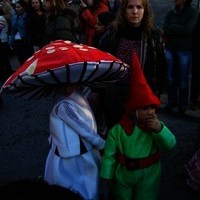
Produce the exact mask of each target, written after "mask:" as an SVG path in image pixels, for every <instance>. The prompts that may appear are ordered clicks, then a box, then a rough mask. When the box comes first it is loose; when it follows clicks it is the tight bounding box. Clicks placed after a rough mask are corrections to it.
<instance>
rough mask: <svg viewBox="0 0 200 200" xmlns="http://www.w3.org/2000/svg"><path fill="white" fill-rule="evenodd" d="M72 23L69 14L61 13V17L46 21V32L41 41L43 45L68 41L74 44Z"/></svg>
mask: <svg viewBox="0 0 200 200" xmlns="http://www.w3.org/2000/svg"><path fill="white" fill-rule="evenodd" d="M73 27H74V22H73V19H72V16H71V12H69V14H67V12H64V11H63V14H62V15H58V16H55V17H50V18H49V19H47V23H46V31H45V36H44V40H43V44H44V45H46V44H48V43H50V42H51V41H54V40H59V39H60V40H70V41H72V42H76V37H75V33H74V29H73Z"/></svg>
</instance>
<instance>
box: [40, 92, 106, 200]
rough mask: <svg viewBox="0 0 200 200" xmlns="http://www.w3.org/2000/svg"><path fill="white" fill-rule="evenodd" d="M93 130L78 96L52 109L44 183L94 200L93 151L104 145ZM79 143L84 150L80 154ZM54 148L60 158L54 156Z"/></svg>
mask: <svg viewBox="0 0 200 200" xmlns="http://www.w3.org/2000/svg"><path fill="white" fill-rule="evenodd" d="M96 130H97V128H96V122H95V119H94V116H93V114H92V111H91V109H90V106H89V104H88V102H87V100H86V99H85V98H83V97H82V96H81V95H80V94H79V93H78V92H74V93H73V94H72V95H70V96H69V97H65V98H62V99H61V100H59V101H58V102H57V103H56V104H55V105H54V107H53V109H52V112H51V114H50V136H49V142H50V144H51V149H50V151H49V154H48V157H47V161H46V166H45V176H44V178H45V180H46V181H47V182H48V183H50V184H56V185H60V186H63V187H66V188H68V189H70V190H72V191H74V192H78V193H79V194H80V195H81V196H82V197H83V198H84V199H95V200H96V199H98V196H99V193H98V190H99V188H98V187H99V185H98V184H99V167H100V155H99V152H98V151H97V150H96V149H102V148H103V147H104V145H105V141H104V140H103V139H102V138H101V137H100V136H99V135H98V134H97V132H96ZM80 140H81V141H82V142H83V143H84V145H85V147H86V148H87V150H88V152H86V153H84V154H81V149H80ZM94 147H95V148H96V149H94ZM56 148H57V150H58V152H59V155H60V156H57V155H56V154H55V150H56Z"/></svg>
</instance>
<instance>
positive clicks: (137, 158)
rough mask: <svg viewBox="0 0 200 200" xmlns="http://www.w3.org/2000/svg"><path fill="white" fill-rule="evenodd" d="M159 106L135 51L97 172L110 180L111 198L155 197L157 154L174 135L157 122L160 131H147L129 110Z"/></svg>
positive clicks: (136, 199) (171, 143)
mask: <svg viewBox="0 0 200 200" xmlns="http://www.w3.org/2000/svg"><path fill="white" fill-rule="evenodd" d="M148 105H153V106H155V107H159V106H160V100H159V99H158V98H157V97H156V96H155V95H154V94H153V92H152V90H151V89H150V87H149V85H148V84H147V82H146V80H145V78H144V75H143V72H142V70H141V66H140V63H139V61H138V58H137V56H136V55H134V56H133V76H132V81H131V86H130V96H129V99H128V101H127V103H126V105H125V110H126V111H125V114H124V116H123V117H122V119H121V121H120V122H119V123H118V124H116V125H115V126H114V127H113V128H112V129H111V130H110V131H109V133H108V138H107V140H106V145H105V149H104V155H103V158H102V165H101V171H100V176H101V177H102V178H104V179H108V180H112V189H113V191H112V194H113V195H114V199H124V200H131V199H134V200H147V199H148V200H156V199H157V197H158V192H159V185H160V176H161V163H160V154H161V153H162V152H165V151H167V150H170V149H172V148H173V147H174V145H175V143H176V139H175V137H174V135H173V134H172V133H171V132H170V130H169V129H168V128H167V127H166V126H165V125H164V123H162V122H160V123H161V125H162V129H161V130H160V132H158V133H156V132H152V131H151V132H150V131H148V130H145V129H144V128H142V127H141V126H140V125H139V124H137V121H136V120H134V117H133V116H132V113H134V112H136V110H137V109H140V108H144V107H145V106H148Z"/></svg>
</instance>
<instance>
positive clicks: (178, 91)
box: [165, 49, 192, 109]
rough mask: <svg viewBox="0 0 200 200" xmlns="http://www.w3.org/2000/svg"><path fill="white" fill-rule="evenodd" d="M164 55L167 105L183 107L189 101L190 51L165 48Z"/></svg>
mask: <svg viewBox="0 0 200 200" xmlns="http://www.w3.org/2000/svg"><path fill="white" fill-rule="evenodd" d="M165 56H166V59H167V81H168V106H169V108H172V107H179V109H185V108H187V106H188V101H189V72H190V67H191V61H192V52H190V51H171V50H169V49H165Z"/></svg>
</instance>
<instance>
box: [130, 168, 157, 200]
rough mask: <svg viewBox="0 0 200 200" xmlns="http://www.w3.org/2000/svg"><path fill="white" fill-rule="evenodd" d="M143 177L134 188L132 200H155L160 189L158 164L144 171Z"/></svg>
mask: <svg viewBox="0 0 200 200" xmlns="http://www.w3.org/2000/svg"><path fill="white" fill-rule="evenodd" d="M144 174H145V175H144V177H143V179H141V180H140V181H139V182H138V183H137V184H136V186H135V191H134V192H133V195H134V197H133V199H134V200H147V199H148V200H157V198H158V194H159V188H160V177H161V169H160V164H158V165H157V164H156V165H154V166H152V167H149V168H146V169H144Z"/></svg>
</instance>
